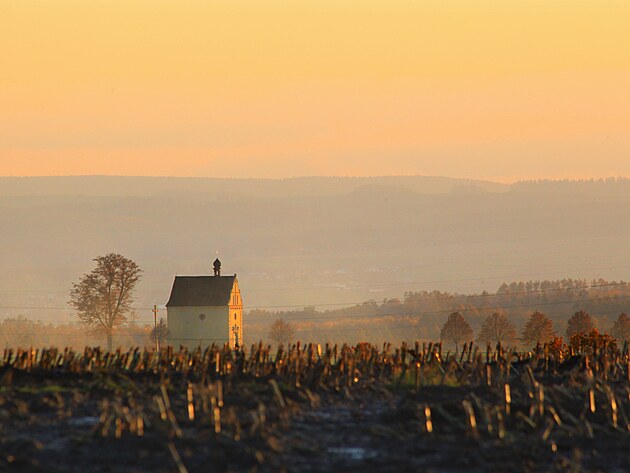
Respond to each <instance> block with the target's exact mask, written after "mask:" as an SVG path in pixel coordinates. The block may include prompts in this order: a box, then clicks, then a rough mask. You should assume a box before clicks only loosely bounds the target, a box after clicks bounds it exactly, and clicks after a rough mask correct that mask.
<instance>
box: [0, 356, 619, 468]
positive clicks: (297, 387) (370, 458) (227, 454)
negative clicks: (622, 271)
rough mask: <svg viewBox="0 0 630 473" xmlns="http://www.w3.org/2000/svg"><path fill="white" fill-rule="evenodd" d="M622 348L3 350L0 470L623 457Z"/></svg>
mask: <svg viewBox="0 0 630 473" xmlns="http://www.w3.org/2000/svg"><path fill="white" fill-rule="evenodd" d="M629 367H630V357H629V356H628V352H627V348H626V347H624V349H623V350H617V349H614V348H613V349H611V348H603V349H599V350H595V353H588V354H575V355H567V356H566V357H563V356H562V355H558V356H557V357H554V356H552V355H551V354H550V353H548V352H547V350H546V349H540V350H538V351H536V352H534V353H531V354H524V355H523V354H516V353H511V352H505V351H503V350H501V349H500V348H498V349H496V350H490V349H487V350H484V351H483V352H480V351H478V350H476V349H475V348H473V350H470V347H466V348H465V351H464V353H463V354H460V355H458V356H457V357H454V356H452V355H450V354H446V355H444V356H443V355H442V354H441V347H440V346H439V345H435V346H432V345H429V346H420V345H417V344H416V345H415V346H411V347H410V346H405V345H403V346H401V347H398V348H392V347H390V346H387V345H386V346H384V347H381V348H376V347H372V346H369V345H361V346H359V347H357V348H349V347H345V346H344V347H340V348H338V347H331V346H324V347H320V346H317V345H307V346H305V347H302V346H300V345H299V344H298V345H295V346H292V347H291V348H290V350H288V351H283V350H280V351H278V352H273V353H272V352H271V350H270V349H269V348H268V347H265V346H262V345H258V346H252V347H251V348H250V349H248V350H242V351H233V350H229V349H227V348H225V347H214V346H213V347H211V348H209V349H207V350H205V351H201V350H197V351H194V352H188V351H185V350H182V351H181V352H173V351H172V350H167V349H165V350H163V351H162V352H161V353H156V352H152V351H141V350H131V351H128V352H120V351H117V352H115V353H111V354H108V353H104V352H102V351H100V350H98V349H86V350H85V351H84V352H80V353H76V352H73V351H71V350H63V351H60V350H56V349H47V350H27V351H17V352H12V351H5V353H4V356H3V358H2V360H1V367H0V471H7V472H18V471H19V472H44V471H45V472H72V473H74V472H86V471H89V472H111V471H117V472H118V471H120V472H178V473H184V472H190V473H193V472H207V471H233V472H241V471H243V472H277V471H287V472H293V471H295V472H297V471H300V472H325V471H326V472H327V471H363V472H370V471H373V472H377V471H378V472H401V471H427V472H430V471H434V472H468V473H470V472H484V471H500V472H502V471H505V472H508V471H509V472H512V471H531V472H539V471H549V472H555V471H568V472H578V471H581V472H584V471H602V472H604V471H605V472H625V471H629V470H630V420H629V416H630V374H629Z"/></svg>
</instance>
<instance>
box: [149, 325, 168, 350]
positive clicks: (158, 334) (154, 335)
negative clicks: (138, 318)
mask: <svg viewBox="0 0 630 473" xmlns="http://www.w3.org/2000/svg"><path fill="white" fill-rule="evenodd" d="M167 338H168V326H167V325H166V320H164V319H160V321H159V322H158V324H157V327H153V328H152V329H151V332H150V333H149V339H150V340H151V342H152V343H153V344H155V341H156V340H157V341H159V342H160V346H163V345H165V344H166V339H167Z"/></svg>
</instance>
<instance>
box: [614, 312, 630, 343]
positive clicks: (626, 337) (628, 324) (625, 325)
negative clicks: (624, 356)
mask: <svg viewBox="0 0 630 473" xmlns="http://www.w3.org/2000/svg"><path fill="white" fill-rule="evenodd" d="M610 334H611V335H612V336H613V337H615V338H616V339H617V340H618V341H619V343H623V342H624V341H630V317H629V316H628V314H626V313H625V312H622V313H621V314H619V317H617V320H615V323H614V324H613V326H612V328H611V330H610Z"/></svg>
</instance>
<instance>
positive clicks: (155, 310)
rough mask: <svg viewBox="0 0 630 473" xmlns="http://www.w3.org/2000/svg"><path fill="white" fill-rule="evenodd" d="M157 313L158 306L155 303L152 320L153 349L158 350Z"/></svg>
mask: <svg viewBox="0 0 630 473" xmlns="http://www.w3.org/2000/svg"><path fill="white" fill-rule="evenodd" d="M157 314H158V308H157V305H154V306H153V321H154V322H155V323H154V326H155V329H154V330H153V333H154V334H155V349H156V350H157V351H158V352H159V351H160V336H159V334H158V331H157Z"/></svg>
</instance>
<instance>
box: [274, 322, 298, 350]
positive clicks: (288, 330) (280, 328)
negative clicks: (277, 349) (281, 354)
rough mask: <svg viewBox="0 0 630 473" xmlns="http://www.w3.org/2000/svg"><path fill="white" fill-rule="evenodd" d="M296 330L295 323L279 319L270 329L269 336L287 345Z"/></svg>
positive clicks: (280, 343) (279, 343) (278, 342)
mask: <svg viewBox="0 0 630 473" xmlns="http://www.w3.org/2000/svg"><path fill="white" fill-rule="evenodd" d="M294 334H295V330H294V329H293V325H292V324H290V323H289V322H287V321H286V320H284V319H278V320H276V321H275V322H274V323H273V324H271V328H270V329H269V338H271V339H272V340H273V341H274V342H276V343H277V344H278V345H286V344H287V343H289V341H290V340H291V339H292V338H293V335H294Z"/></svg>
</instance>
